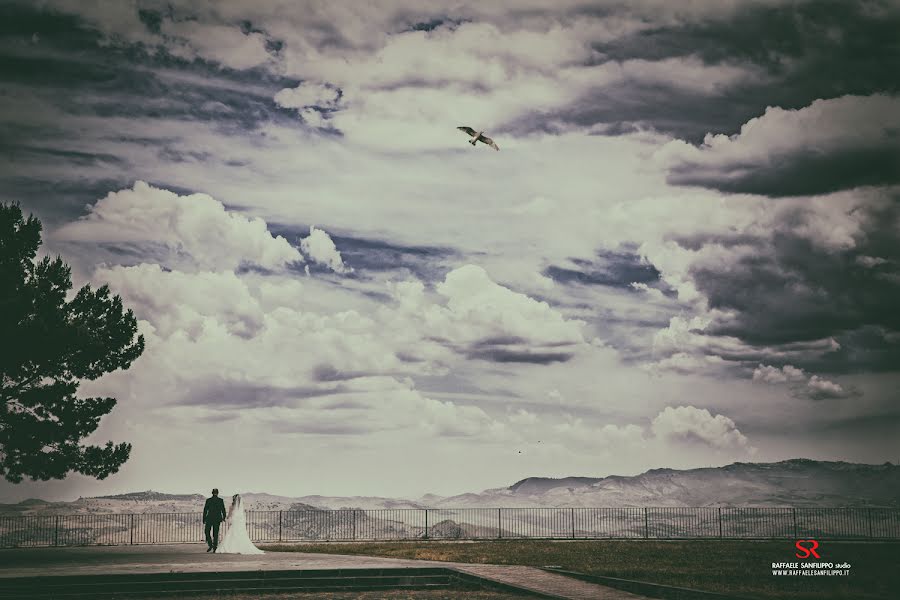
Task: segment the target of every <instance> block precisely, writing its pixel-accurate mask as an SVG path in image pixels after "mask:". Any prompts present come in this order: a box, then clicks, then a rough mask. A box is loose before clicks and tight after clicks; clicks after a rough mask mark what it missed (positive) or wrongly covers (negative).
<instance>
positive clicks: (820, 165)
mask: <svg viewBox="0 0 900 600" xmlns="http://www.w3.org/2000/svg"><path fill="white" fill-rule="evenodd" d="M664 152H667V153H669V154H670V157H671V160H672V161H673V164H672V166H671V167H670V175H669V181H670V182H672V183H674V184H678V185H701V186H705V187H712V188H716V189H720V190H724V191H729V192H741V193H751V194H765V195H769V196H797V195H811V194H821V193H827V192H833V191H836V190H842V189H849V188H854V187H858V186H862V185H886V184H896V183H900V97H897V96H886V95H882V94H876V95H873V96H867V97H861V96H844V97H842V98H834V99H828V100H816V101H815V102H813V103H812V104H811V105H809V106H807V107H804V108H802V109H799V110H783V109H781V108H778V107H769V108H767V109H766V112H765V114H763V115H762V116H760V117H758V118H755V119H752V120H750V121H748V122H747V123H746V124H744V125H743V126H742V127H741V131H740V133H738V134H735V135H732V136H728V135H723V134H720V135H712V134H710V135H707V136H706V138H705V139H704V141H703V144H702V145H701V146H700V147H694V146H691V145H688V144H685V143H684V142H672V144H671V147H670V148H669V149H667V150H665V151H664Z"/></svg>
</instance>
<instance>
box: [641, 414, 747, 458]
mask: <svg viewBox="0 0 900 600" xmlns="http://www.w3.org/2000/svg"><path fill="white" fill-rule="evenodd" d="M650 428H651V430H652V431H653V434H654V435H656V436H658V437H660V438H664V439H672V440H685V441H696V442H700V443H702V444H705V445H707V446H710V447H713V448H717V449H727V450H746V451H748V452H754V451H755V449H754V448H752V447H751V446H750V444H749V442H748V440H747V437H746V436H745V435H744V434H743V433H741V432H740V431H739V430H738V428H737V426H736V425H735V423H734V421H732V420H731V419H729V418H728V417H726V416H724V415H716V416H713V415H712V414H710V412H709V411H708V410H706V409H701V408H696V407H693V406H678V407H674V408H673V407H671V406H668V407H666V409H665V410H663V411H662V412H661V413H659V414H658V415H657V416H656V417H655V418H654V419H653V422H652V424H651V427H650Z"/></svg>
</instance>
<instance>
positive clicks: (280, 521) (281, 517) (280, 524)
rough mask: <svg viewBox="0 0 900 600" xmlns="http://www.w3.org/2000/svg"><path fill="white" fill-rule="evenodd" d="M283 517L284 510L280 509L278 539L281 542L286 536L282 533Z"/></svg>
mask: <svg viewBox="0 0 900 600" xmlns="http://www.w3.org/2000/svg"><path fill="white" fill-rule="evenodd" d="M283 517H284V511H283V510H279V511H278V541H279V542H281V541H283V540H284V538H283V537H282V535H281V529H282V521H283V520H284V519H283Z"/></svg>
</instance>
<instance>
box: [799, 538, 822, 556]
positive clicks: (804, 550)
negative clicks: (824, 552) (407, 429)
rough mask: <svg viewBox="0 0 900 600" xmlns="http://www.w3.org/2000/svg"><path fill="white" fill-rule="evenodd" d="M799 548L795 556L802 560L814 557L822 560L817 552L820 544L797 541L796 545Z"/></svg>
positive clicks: (813, 541)
mask: <svg viewBox="0 0 900 600" xmlns="http://www.w3.org/2000/svg"><path fill="white" fill-rule="evenodd" d="M794 546H796V547H797V550H799V552H797V553H796V554H795V555H794V556H796V557H797V558H800V559H804V558H809V557H810V556H814V557H816V558H822V557H821V556H819V553H818V552H816V550H817V549H818V547H819V542H817V541H816V540H797V542H796V543H795V544H794Z"/></svg>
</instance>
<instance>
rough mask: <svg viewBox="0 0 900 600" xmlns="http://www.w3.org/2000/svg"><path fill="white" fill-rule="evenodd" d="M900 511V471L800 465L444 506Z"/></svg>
mask: <svg viewBox="0 0 900 600" xmlns="http://www.w3.org/2000/svg"><path fill="white" fill-rule="evenodd" d="M466 506H497V507H514V506H521V507H531V506H534V507H538V506H545V507H551V506H557V507H579V506H583V507H590V506H610V507H615V506H894V507H896V506H900V466H896V465H892V464H891V463H885V464H882V465H867V464H855V463H846V462H824V461H815V460H809V459H802V458H798V459H792V460H785V461H781V462H776V463H734V464H730V465H727V466H724V467H715V468H702V469H687V470H676V469H652V470H650V471H647V472H645V473H642V474H640V475H635V476H633V477H623V476H619V475H611V476H609V477H599V478H592V477H565V478H562V479H550V478H546V477H529V478H527V479H523V480H521V481H518V482H516V483H514V484H513V485H511V486H509V487H507V488H498V489H491V490H485V491H483V492H481V493H480V494H462V495H459V496H451V497H449V498H443V499H441V500H440V501H439V502H437V507H447V508H450V507H466Z"/></svg>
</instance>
